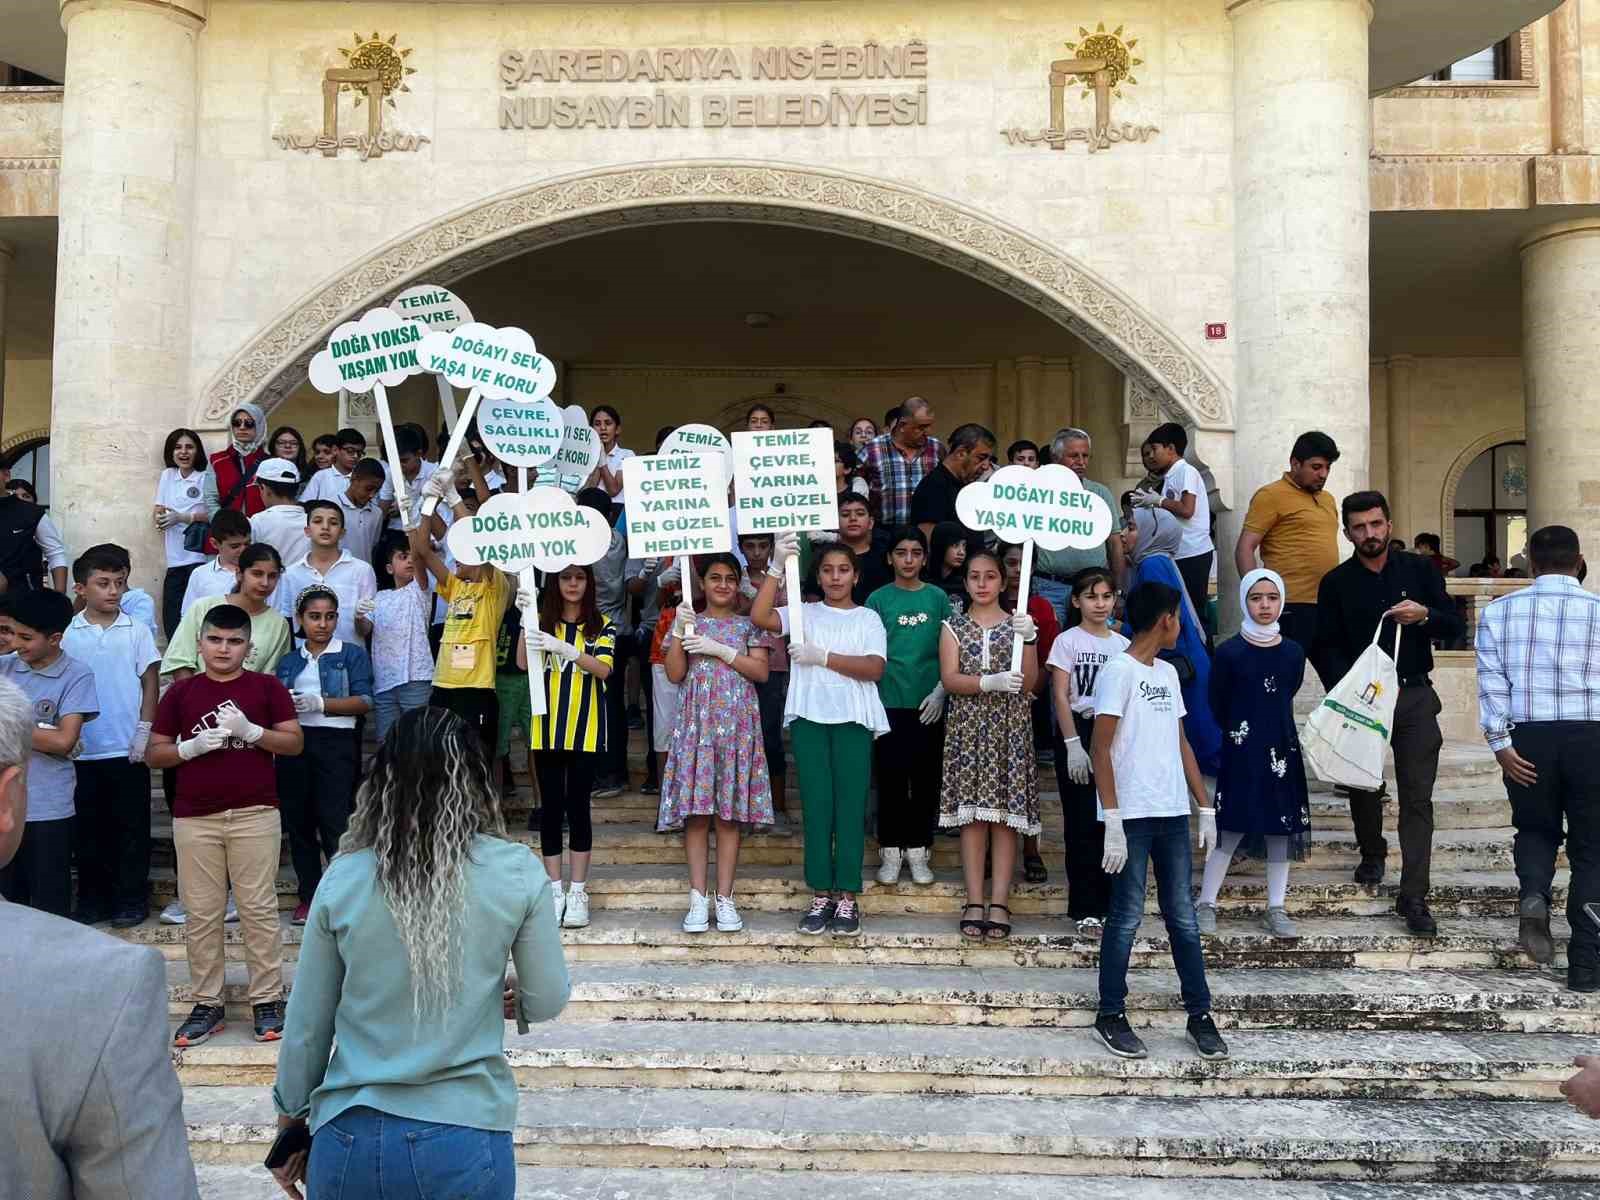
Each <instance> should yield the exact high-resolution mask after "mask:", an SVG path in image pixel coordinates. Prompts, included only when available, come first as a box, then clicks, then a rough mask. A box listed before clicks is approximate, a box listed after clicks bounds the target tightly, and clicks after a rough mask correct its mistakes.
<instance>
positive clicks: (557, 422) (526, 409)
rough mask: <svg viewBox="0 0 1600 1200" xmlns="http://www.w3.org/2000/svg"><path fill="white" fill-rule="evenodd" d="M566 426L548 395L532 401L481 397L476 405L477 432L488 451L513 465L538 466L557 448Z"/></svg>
mask: <svg viewBox="0 0 1600 1200" xmlns="http://www.w3.org/2000/svg"><path fill="white" fill-rule="evenodd" d="M565 433H566V426H565V425H564V424H563V423H562V420H561V410H560V409H559V408H557V407H556V406H555V403H554V402H553V401H551V400H550V399H549V398H548V397H547V398H545V399H543V400H540V401H538V402H536V403H534V404H524V403H522V402H521V401H519V400H485V401H483V402H482V403H481V404H479V405H478V436H479V437H481V438H482V439H483V444H484V445H485V446H487V447H488V449H489V453H490V454H492V455H494V456H495V457H496V458H498V459H499V460H500V461H501V462H503V463H510V464H511V465H512V466H514V467H542V466H543V465H544V464H545V463H547V462H549V461H550V460H551V459H552V458H554V457H555V455H556V451H558V450H560V449H561V439H562V437H563V436H564V434H565Z"/></svg>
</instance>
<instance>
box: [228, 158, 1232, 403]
mask: <svg viewBox="0 0 1600 1200" xmlns="http://www.w3.org/2000/svg"><path fill="white" fill-rule="evenodd" d="M685 221H753V222H761V223H767V224H777V225H793V226H800V227H802V228H807V229H820V230H823V231H826V232H832V233H838V234H841V235H843V236H846V237H854V238H860V239H863V240H865V241H872V242H878V243H882V244H884V245H889V246H893V247H896V248H898V249H901V250H905V251H907V252H908V253H911V254H916V255H918V256H920V257H923V258H927V259H931V260H932V261H934V262H939V263H943V264H944V265H946V266H949V267H952V268H954V269H955V270H958V271H961V272H963V273H965V274H967V275H970V276H972V277H973V278H976V279H979V280H982V281H983V282H985V283H988V284H989V285H990V286H992V287H994V288H996V289H998V290H1000V291H1002V292H1005V293H1007V294H1008V295H1011V296H1013V297H1015V298H1017V299H1018V300H1021V301H1022V302H1023V303H1025V304H1027V305H1029V306H1030V307H1032V308H1035V309H1038V310H1039V311H1040V312H1042V313H1044V314H1045V315H1046V316H1049V317H1050V318H1052V319H1053V320H1055V321H1056V322H1058V323H1059V324H1060V325H1062V326H1064V327H1065V328H1066V329H1068V330H1069V331H1071V332H1072V333H1073V334H1075V335H1076V336H1077V337H1079V338H1081V339H1082V340H1083V341H1084V342H1086V343H1087V344H1088V345H1090V346H1092V347H1093V348H1094V349H1095V350H1097V351H1099V352H1100V353H1101V354H1103V355H1105V357H1106V358H1107V359H1108V360H1110V361H1111V362H1112V363H1113V364H1114V365H1115V366H1116V367H1117V368H1118V369H1119V370H1120V371H1122V372H1123V373H1124V374H1125V375H1127V376H1128V377H1129V378H1131V379H1133V380H1135V381H1137V382H1138V383H1139V384H1140V385H1141V386H1143V387H1144V388H1146V389H1147V390H1149V391H1151V392H1153V393H1155V394H1158V395H1160V396H1161V397H1162V398H1163V399H1164V400H1165V401H1167V402H1168V403H1169V404H1170V405H1171V406H1172V407H1173V408H1175V409H1177V410H1179V411H1181V412H1182V413H1183V414H1184V415H1185V417H1186V419H1187V420H1188V421H1192V422H1193V423H1194V424H1195V425H1196V426H1198V427H1201V428H1207V429H1231V428H1232V424H1233V406H1232V398H1231V396H1230V395H1229V393H1228V389H1227V388H1226V386H1225V385H1224V384H1223V383H1222V381H1221V380H1220V379H1219V378H1218V377H1217V376H1216V375H1215V373H1214V372H1213V371H1212V370H1211V369H1210V367H1209V366H1207V365H1206V363H1205V362H1204V361H1202V360H1201V359H1200V358H1199V357H1198V356H1197V355H1196V354H1195V353H1194V352H1193V351H1192V350H1191V349H1189V348H1188V347H1187V346H1185V345H1184V344H1183V342H1181V341H1180V340H1179V339H1178V338H1177V336H1176V335H1174V334H1173V333H1172V332H1171V331H1170V330H1169V329H1167V328H1166V327H1165V326H1164V325H1163V324H1162V323H1161V322H1159V321H1157V320H1156V319H1155V318H1153V317H1152V316H1150V314H1148V313H1147V312H1145V311H1144V310H1143V309H1141V308H1140V307H1139V306H1138V305H1136V304H1135V303H1134V302H1133V301H1132V300H1130V299H1129V298H1128V297H1127V296H1125V295H1124V294H1123V293H1122V292H1121V291H1119V290H1118V289H1117V288H1116V287H1114V286H1113V285H1112V284H1111V283H1109V282H1107V281H1106V280H1103V279H1101V278H1100V277H1099V276H1098V275H1096V274H1095V273H1094V272H1093V271H1091V270H1090V269H1089V268H1088V267H1086V266H1084V265H1083V264H1082V263H1080V262H1078V261H1077V260H1075V259H1073V258H1071V257H1069V256H1068V255H1065V254H1063V253H1061V252H1060V251H1059V250H1057V249H1055V248H1053V247H1051V246H1050V245H1048V244H1047V243H1045V242H1042V241H1040V240H1038V239H1037V238H1035V237H1032V236H1031V235H1029V234H1026V233H1023V232H1022V231H1020V230H1018V229H1015V228H1013V227H1011V226H1010V225H1007V224H1005V223H1003V222H1001V221H997V220H995V219H994V218H992V217H989V216H985V215H984V214H982V213H979V212H976V211H974V210H972V209H968V208H965V207H963V206H961V205H959V204H956V203H954V202H952V201H950V200H946V199H944V198H942V197H940V196H937V195H934V194H933V193H930V192H925V191H922V190H921V189H918V188H914V187H911V186H909V185H907V184H903V183H897V182H890V181H887V180H883V179H872V178H866V177H863V176H858V175H851V174H847V173H844V172H840V171H830V170H822V169H819V168H815V167H801V166H792V165H784V164H775V163H761V162H686V163H674V164H670V165H648V164H634V165H630V166H618V167H606V168H600V169H596V170H592V171H585V172H582V173H579V174H576V175H568V176H562V177H560V178H557V179H552V180H545V181H542V182H539V183H533V184H527V185H524V186H522V187H519V188H516V189H514V190H512V191H510V192H507V193H504V194H502V195H500V196H497V197H494V198H492V199H489V200H484V201H481V202H479V203H476V204H473V205H471V206H469V207H467V208H464V209H460V210H458V211H456V212H455V213H452V214H450V215H447V216H444V217H441V218H439V219H437V220H435V221H432V222H430V223H429V224H427V225H425V226H422V227H421V228H419V229H415V230H412V231H411V232H409V233H406V234H403V235H402V236H400V237H398V238H396V239H394V240H393V241H391V242H389V243H388V244H386V245H384V246H382V247H380V248H378V249H377V250H374V251H373V252H372V253H370V254H368V255H366V256H365V257H364V258H362V259H360V260H359V261H357V262H355V263H352V264H350V265H349V266H348V267H346V268H344V269H342V270H341V271H339V272H338V273H337V274H336V275H334V276H333V277H332V278H331V279H328V280H326V281H325V282H323V283H322V284H320V285H319V286H318V287H316V288H315V289H314V290H312V291H311V292H309V293H307V294H306V295H304V296H302V297H301V298H300V299H299V300H297V301H296V302H295V303H294V304H293V305H291V306H290V307H289V308H288V309H287V310H286V311H285V312H283V313H282V314H280V315H279V316H278V317H277V318H276V319H275V320H274V321H273V322H272V323H271V324H270V325H268V326H267V328H266V329H264V330H263V331H262V332H260V333H259V334H257V335H256V336H255V337H254V338H252V339H251V340H250V341H249V342H248V343H247V344H246V345H245V346H244V347H243V348H242V349H241V350H240V351H239V352H238V353H237V354H235V355H234V356H233V358H232V359H230V360H229V361H228V362H227V364H226V365H224V366H223V368H222V369H221V370H220V371H219V372H217V374H216V375H215V376H213V377H212V379H211V381H210V382H209V383H207V384H206V386H205V387H204V388H203V389H202V391H201V393H200V397H199V401H198V404H197V409H198V411H197V414H196V419H197V421H198V422H199V423H200V424H202V425H210V424H215V423H217V422H220V421H221V419H222V418H223V417H224V416H226V415H227V413H228V412H229V411H230V410H231V409H232V408H233V407H234V406H235V405H237V404H239V403H241V402H242V401H245V400H253V401H255V402H256V403H258V404H261V405H262V406H263V407H264V408H266V409H268V410H269V411H270V410H271V409H272V408H274V407H276V406H277V405H278V404H279V403H280V402H281V401H282V400H283V399H284V398H285V397H286V396H287V395H288V394H289V393H290V392H292V391H293V390H294V389H295V388H296V387H297V386H299V384H300V383H301V382H302V381H303V380H304V379H305V377H306V364H307V363H308V362H309V361H310V359H311V356H312V354H314V353H315V352H316V351H317V350H318V349H320V348H321V347H322V346H323V345H324V344H325V343H326V340H327V337H328V335H329V333H330V332H331V331H332V330H333V328H334V327H335V326H336V325H338V324H339V323H340V322H341V321H346V320H350V319H352V318H354V317H355V316H357V315H359V314H360V313H361V312H363V311H365V310H366V309H368V308H370V307H372V306H374V305H378V304H386V303H388V302H389V301H390V300H391V299H393V297H394V296H395V295H396V294H397V293H398V292H400V291H401V290H402V289H403V288H405V287H408V286H410V285H411V284H414V283H436V284H439V285H442V286H449V285H450V284H452V283H453V282H455V281H456V280H459V279H461V278H462V277H464V276H466V275H470V274H472V273H474V272H477V271H481V270H483V269H484V268H486V267H490V266H493V265H494V264H495V263H498V262H501V261H503V260H505V259H508V258H513V257H516V256H517V255H520V254H524V253H527V252H528V251H530V250H535V249H538V248H540V247H542V246H548V245H553V244H555V243H557V242H564V241H568V240H571V239H573V238H580V237H585V236H588V235H590V234H595V233H603V232H606V231H608V230H612V229H619V228H623V227H626V226H638V225H649V224H670V223H675V222H685Z"/></svg>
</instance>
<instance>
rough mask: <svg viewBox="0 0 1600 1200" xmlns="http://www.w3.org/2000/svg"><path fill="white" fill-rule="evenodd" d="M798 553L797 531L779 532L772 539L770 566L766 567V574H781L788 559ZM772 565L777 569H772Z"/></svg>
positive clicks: (798, 539)
mask: <svg viewBox="0 0 1600 1200" xmlns="http://www.w3.org/2000/svg"><path fill="white" fill-rule="evenodd" d="M799 553H800V535H799V534H798V533H780V534H779V535H778V536H777V537H775V538H773V539H772V566H771V567H768V568H767V573H768V574H776V575H782V574H783V569H784V567H785V566H787V565H788V563H789V560H790V559H791V558H793V557H794V556H795V555H796V554H799ZM773 567H776V568H777V570H776V571H774V570H773Z"/></svg>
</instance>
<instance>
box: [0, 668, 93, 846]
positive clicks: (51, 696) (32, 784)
mask: <svg viewBox="0 0 1600 1200" xmlns="http://www.w3.org/2000/svg"><path fill="white" fill-rule="evenodd" d="M0 679H9V680H10V681H11V682H12V683H14V684H16V685H17V686H18V687H19V688H21V689H22V691H23V694H24V695H26V696H27V697H28V702H29V703H30V704H32V706H33V720H34V724H36V725H48V726H52V727H54V726H58V725H60V724H61V718H62V717H64V716H71V715H72V714H73V713H78V714H79V715H80V716H82V717H83V719H84V722H85V724H84V729H85V730H87V729H88V727H89V725H90V724H93V722H94V719H95V715H96V714H97V713H98V712H99V711H100V696H99V693H98V692H97V691H96V690H95V686H94V673H93V672H92V671H90V670H89V668H88V667H86V666H84V665H83V664H82V663H81V662H78V661H77V660H76V659H75V658H73V657H72V656H71V655H70V654H65V653H63V654H59V655H57V656H56V660H55V662H53V663H51V664H50V665H49V666H47V667H41V668H40V669H39V670H37V671H35V670H34V669H33V668H32V667H30V666H28V664H27V663H25V662H23V661H22V659H21V658H19V657H18V656H17V655H16V654H14V653H13V654H7V655H4V656H3V657H0ZM77 786H78V773H77V772H76V771H74V770H73V769H72V760H71V759H70V758H68V757H67V756H66V755H64V754H40V753H39V752H38V751H37V750H34V751H32V752H31V753H29V755H28V820H30V821H60V820H63V819H65V818H67V817H70V816H72V815H73V814H74V813H75V812H76V811H77V810H76V808H75V806H74V804H73V799H72V797H73V793H74V792H75V791H76V790H77Z"/></svg>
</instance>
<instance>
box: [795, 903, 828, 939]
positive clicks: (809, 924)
mask: <svg viewBox="0 0 1600 1200" xmlns="http://www.w3.org/2000/svg"><path fill="white" fill-rule="evenodd" d="M833 908H834V905H833V899H832V897H830V896H813V897H811V907H810V908H808V909H806V915H805V916H803V917H801V918H800V932H801V933H826V932H828V922H829V921H831V920H833Z"/></svg>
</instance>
